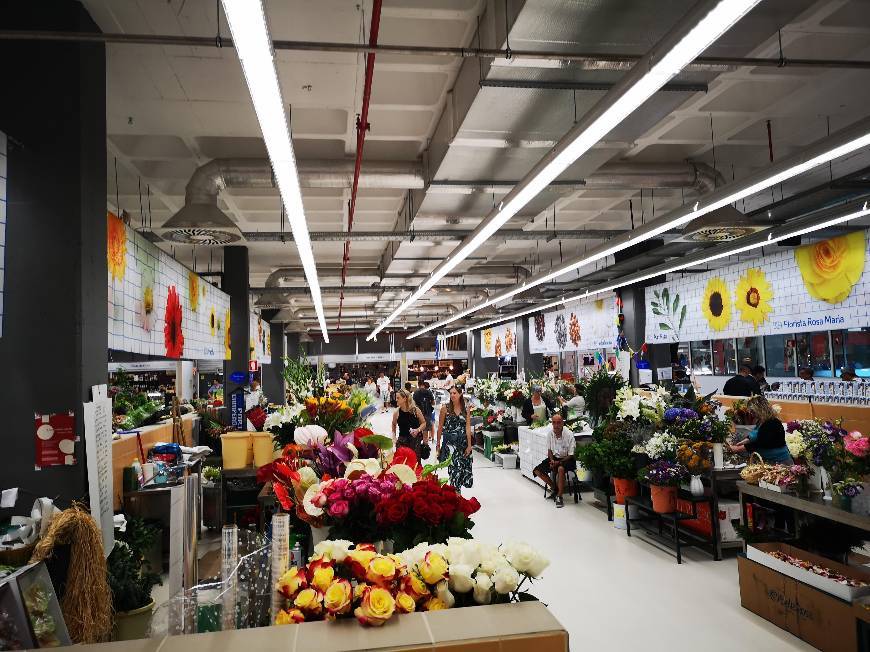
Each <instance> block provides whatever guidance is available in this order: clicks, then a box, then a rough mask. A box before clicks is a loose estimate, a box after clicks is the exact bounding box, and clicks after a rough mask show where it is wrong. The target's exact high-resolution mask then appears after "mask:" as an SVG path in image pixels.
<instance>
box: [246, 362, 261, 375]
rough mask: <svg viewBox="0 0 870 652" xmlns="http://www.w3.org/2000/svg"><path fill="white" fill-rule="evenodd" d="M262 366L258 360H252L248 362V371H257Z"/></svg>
mask: <svg viewBox="0 0 870 652" xmlns="http://www.w3.org/2000/svg"><path fill="white" fill-rule="evenodd" d="M259 368H260V363H259V362H258V361H257V360H251V361H250V362H248V371H250V372H252V373H253V372H255V371H257V370H258V369H259Z"/></svg>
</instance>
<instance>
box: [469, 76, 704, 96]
mask: <svg viewBox="0 0 870 652" xmlns="http://www.w3.org/2000/svg"><path fill="white" fill-rule="evenodd" d="M478 83H479V84H480V86H481V88H521V89H533V90H542V91H609V90H610V89H611V88H613V86H614V83H615V82H606V81H594V82H592V81H545V80H541V79H481V80H480V81H479V82H478ZM659 90H662V91H671V92H677V93H706V92H707V91H708V90H709V87H708V85H707V84H704V83H692V82H670V83H668V84H665V85H664V86H662V87H661V88H660V89H659Z"/></svg>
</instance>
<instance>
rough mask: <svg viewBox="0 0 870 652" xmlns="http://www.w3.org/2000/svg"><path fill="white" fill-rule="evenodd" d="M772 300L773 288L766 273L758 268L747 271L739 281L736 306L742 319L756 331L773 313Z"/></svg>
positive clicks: (736, 290) (735, 300) (735, 294)
mask: <svg viewBox="0 0 870 652" xmlns="http://www.w3.org/2000/svg"><path fill="white" fill-rule="evenodd" d="M772 299H773V288H772V287H771V285H770V283H768V282H767V276H765V274H764V272H763V271H762V270H760V269H758V268H757V267H750V268H749V269H747V270H746V271H745V272H744V273H743V275H742V276H741V277H740V279H739V280H738V281H737V288H736V289H735V290H734V306H735V307H736V308H737V312H738V314H739V315H740V319H742V320H743V321H745V322H749V323H750V324H752V325H753V326H754V327H755V330H758V327H759V326H761V325H762V324H763V323H764V322H766V321H767V319H768V317H769V316H770V313H771V312H772V311H773V306H772V305H771V300H772Z"/></svg>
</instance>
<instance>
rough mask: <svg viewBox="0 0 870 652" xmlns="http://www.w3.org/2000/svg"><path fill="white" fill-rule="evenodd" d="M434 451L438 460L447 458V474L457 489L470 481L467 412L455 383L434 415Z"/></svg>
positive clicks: (469, 445)
mask: <svg viewBox="0 0 870 652" xmlns="http://www.w3.org/2000/svg"><path fill="white" fill-rule="evenodd" d="M436 451H437V455H438V461H440V462H444V461H445V460H447V459H448V458H449V459H450V466H448V467H447V475H448V477H449V478H450V484H451V485H453V486H454V487H456V489H457V490H461V489H462V487H471V486H472V485H473V484H474V476H473V475H472V470H471V412H469V410H468V409H467V407H466V405H465V398H464V397H463V396H462V390H461V389H459V388H458V387H456V386H455V385H454V386H453V387H451V388H450V402H449V403H447V405H445V406H444V407H443V408H441V414H440V416H439V418H438V441H437V442H436Z"/></svg>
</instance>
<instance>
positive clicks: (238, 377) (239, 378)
mask: <svg viewBox="0 0 870 652" xmlns="http://www.w3.org/2000/svg"><path fill="white" fill-rule="evenodd" d="M247 377H248V374H246V373H245V372H244V371H234V372H233V373H231V374H230V380H231V381H232V382H234V383H236V384H239V383H243V382H245V379H247Z"/></svg>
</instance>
